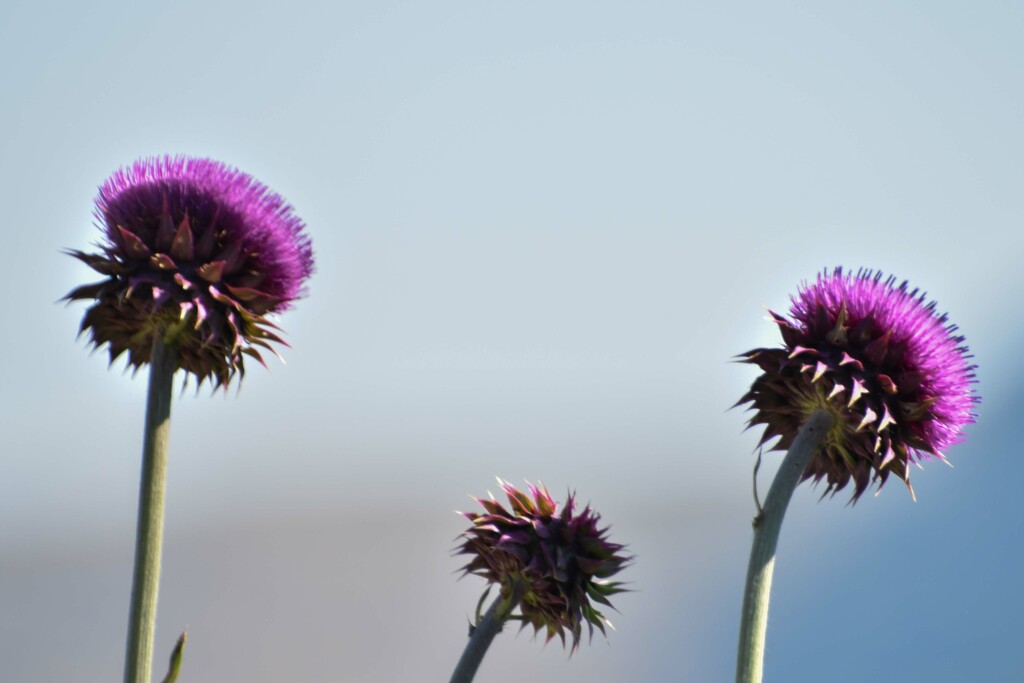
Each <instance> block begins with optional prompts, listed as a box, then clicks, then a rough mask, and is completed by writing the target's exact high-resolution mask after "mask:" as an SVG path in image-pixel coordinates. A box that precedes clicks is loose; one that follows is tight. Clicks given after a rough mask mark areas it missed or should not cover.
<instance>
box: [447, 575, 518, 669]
mask: <svg viewBox="0 0 1024 683" xmlns="http://www.w3.org/2000/svg"><path fill="white" fill-rule="evenodd" d="M522 593H523V587H522V585H520V583H519V582H518V581H517V582H515V583H513V584H512V589H511V590H510V591H509V595H508V597H503V596H501V595H499V596H498V597H497V598H496V599H495V600H494V602H492V603H491V606H490V607H489V608H488V609H487V612H485V613H484V616H483V618H482V619H481V620H480V621H479V622H478V623H477V624H476V625H475V626H474V627H473V630H472V631H471V632H470V634H469V642H468V643H466V649H465V650H463V651H462V657H460V658H459V663H458V664H456V665H455V671H453V672H452V677H451V678H450V679H449V681H448V683H471V681H472V680H473V677H474V676H476V670H477V669H478V668H480V662H482V661H483V658H484V655H485V654H487V648H489V647H490V646H491V642H492V641H493V640H494V636H496V635H498V633H500V632H501V629H502V627H503V626H504V625H505V622H506V621H508V618H509V615H511V613H512V610H513V609H514V608H515V606H516V605H518V604H519V601H520V600H521V599H522V597H523V596H522Z"/></svg>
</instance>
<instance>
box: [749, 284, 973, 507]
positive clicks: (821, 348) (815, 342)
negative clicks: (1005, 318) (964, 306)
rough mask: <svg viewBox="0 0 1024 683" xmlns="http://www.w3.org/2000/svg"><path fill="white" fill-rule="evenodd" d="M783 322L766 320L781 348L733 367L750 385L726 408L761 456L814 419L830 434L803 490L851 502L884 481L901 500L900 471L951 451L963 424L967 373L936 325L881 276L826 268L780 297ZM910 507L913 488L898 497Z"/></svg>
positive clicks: (929, 306) (967, 417)
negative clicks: (821, 418)
mask: <svg viewBox="0 0 1024 683" xmlns="http://www.w3.org/2000/svg"><path fill="white" fill-rule="evenodd" d="M791 302H792V306H791V307H790V318H785V317H783V316H781V315H778V314H777V313H774V312H772V313H771V315H772V317H773V318H774V321H775V322H776V323H777V324H778V325H779V330H780V331H781V333H782V341H783V345H784V348H781V349H754V350H752V351H749V352H747V353H745V354H742V355H741V359H742V362H745V363H752V364H754V365H757V366H758V367H759V368H760V369H761V371H762V374H761V375H760V376H759V377H758V378H757V379H756V380H754V383H753V385H752V386H751V388H750V391H748V392H747V393H746V395H744V396H743V398H741V399H740V400H739V402H738V403H737V405H740V404H743V403H749V404H750V409H751V410H754V411H755V412H754V416H753V417H752V418H751V419H750V421H749V424H750V426H753V425H756V424H763V425H764V435H763V436H762V438H761V445H763V444H765V443H767V442H768V441H770V440H771V439H773V438H776V437H778V441H777V442H776V443H775V444H774V446H773V448H774V449H776V450H785V449H788V448H789V447H790V445H791V444H792V443H793V439H794V438H795V437H796V434H797V432H798V431H799V429H800V427H801V425H802V424H803V422H804V420H806V419H807V417H808V416H809V415H810V414H811V413H812V412H814V410H815V409H817V408H825V409H827V410H830V411H831V412H832V413H833V415H834V417H835V423H834V426H833V428H832V430H831V431H830V433H829V434H828V436H827V437H826V439H825V444H824V446H822V448H821V450H820V451H819V453H818V454H817V455H815V457H814V458H813V459H812V460H811V462H810V464H809V465H808V466H807V470H806V471H805V472H804V479H813V480H814V481H815V482H817V481H821V480H822V479H824V480H825V481H826V482H827V488H826V490H825V493H826V494H827V493H830V492H831V493H833V494H834V493H835V492H836V491H839V490H840V489H842V488H843V487H845V486H846V485H847V484H848V483H849V482H850V481H851V480H852V481H853V482H854V493H853V500H854V501H856V500H857V499H858V498H859V497H860V495H861V494H862V493H864V491H865V489H866V488H867V487H868V484H869V483H870V482H871V481H872V480H874V481H876V482H877V483H878V487H879V489H881V487H882V485H883V484H884V483H885V481H886V479H887V478H888V476H889V475H890V474H894V475H896V476H897V477H898V478H900V479H902V480H903V481H904V482H905V483H906V484H907V487H908V488H910V477H909V469H908V468H909V466H910V464H912V463H914V464H917V463H918V462H919V461H921V460H924V459H928V458H929V457H932V456H934V457H936V458H939V459H941V460H945V457H944V455H943V453H944V451H945V450H946V448H948V447H949V446H951V445H952V444H954V443H957V442H959V441H961V440H962V439H963V429H964V427H965V426H966V425H968V424H970V423H972V422H974V418H975V414H974V412H973V409H974V406H975V404H976V403H977V402H978V400H979V399H978V397H977V396H976V395H975V394H974V384H975V375H974V370H975V368H976V366H975V365H973V364H971V363H970V362H969V359H970V358H971V357H972V356H971V355H970V354H969V353H968V349H967V347H966V346H965V345H964V343H963V342H964V338H963V337H962V336H961V335H959V334H957V328H956V326H955V325H952V324H949V323H948V322H947V318H946V316H945V314H942V315H939V314H938V313H936V311H935V302H928V303H926V297H925V295H924V294H923V293H919V292H918V290H917V289H913V290H910V289H909V288H908V285H907V283H906V282H903V283H901V284H899V285H897V284H896V279H895V278H893V277H888V278H886V279H882V275H881V273H876V272H873V271H870V270H860V271H858V272H857V274H856V275H853V274H850V273H844V272H843V270H842V268H836V269H835V270H833V271H832V272H831V273H828V272H824V273H822V274H820V275H819V276H818V278H817V280H816V281H815V282H814V283H811V284H806V283H805V284H803V285H802V286H801V288H800V291H799V292H798V293H797V295H796V296H794V297H791ZM910 492H911V495H912V496H913V488H910Z"/></svg>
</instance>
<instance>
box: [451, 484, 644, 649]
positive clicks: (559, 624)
mask: <svg viewBox="0 0 1024 683" xmlns="http://www.w3.org/2000/svg"><path fill="white" fill-rule="evenodd" d="M499 483H500V485H501V488H502V490H503V491H504V492H505V494H506V495H507V496H508V502H509V505H510V507H511V510H507V509H506V508H505V507H504V506H502V505H501V503H499V502H497V501H496V500H494V499H493V498H491V499H490V500H481V499H479V498H475V499H474V500H476V501H477V502H478V503H480V505H482V506H483V508H484V510H485V511H486V513H485V514H480V513H474V512H464V513H462V514H463V515H464V516H465V517H466V518H467V519H469V521H471V522H472V523H473V526H472V527H470V528H469V529H468V530H466V531H465V532H463V534H462V536H463V537H464V538H465V541H464V542H463V543H462V545H461V546H460V547H459V549H458V552H459V553H464V554H467V555H472V556H473V557H472V559H471V560H470V561H469V563H468V564H467V565H466V566H465V567H463V568H462V571H463V575H465V574H477V575H479V576H482V577H483V578H485V579H487V581H488V582H490V583H493V584H497V585H499V586H500V587H501V593H502V596H503V597H505V598H508V597H509V596H510V595H519V596H521V598H520V600H519V602H518V604H517V605H514V606H513V607H518V608H519V612H520V616H521V618H522V620H523V625H524V626H525V625H526V624H530V625H532V626H533V628H534V631H535V632H539V631H540V630H541V629H544V630H545V631H546V633H547V640H551V639H552V638H553V637H555V636H556V635H557V636H559V637H560V638H561V640H562V643H563V645H564V644H565V634H566V632H568V633H569V634H570V635H571V636H572V650H575V649H576V647H577V646H578V645H579V641H580V637H581V635H582V632H583V624H584V623H586V624H587V626H588V628H589V631H590V635H591V637H592V636H593V633H594V627H595V626H596V627H597V628H598V629H600V631H601V632H602V633H605V624H606V623H608V620H607V619H606V618H605V616H604V615H603V614H602V613H601V612H600V611H599V610H598V609H597V608H595V607H594V605H593V604H592V602H591V601H593V602H598V603H601V604H602V605H606V606H608V607H611V602H609V601H608V598H609V597H610V596H612V595H615V594H616V593H621V592H623V591H624V590H625V589H624V588H622V583H621V582H617V581H607V580H606V579H608V578H609V577H611V576H612V575H614V574H616V573H618V572H619V570H621V569H622V568H623V567H624V566H625V565H626V564H628V563H629V561H630V560H631V558H630V557H628V556H626V555H623V554H622V553H621V551H622V550H623V547H624V546H622V545H619V544H617V543H611V542H609V541H608V540H607V534H608V529H607V528H604V529H601V528H599V526H598V523H599V522H600V519H601V516H600V515H598V514H597V513H595V512H594V511H593V510H592V509H591V508H590V506H589V505H588V506H586V507H585V508H584V509H583V510H582V511H581V512H580V513H579V514H576V512H575V506H576V503H575V500H574V497H573V496H572V495H570V496H569V497H568V500H566V503H565V505H564V506H563V507H562V509H561V511H559V509H558V504H557V503H555V501H554V499H552V497H551V494H549V493H548V491H547V489H545V488H544V487H543V486H540V487H537V486H533V485H530V486H529V489H530V494H531V495H532V496H533V498H532V499H531V498H530V495H527V494H525V493H523V492H522V491H519V490H517V489H516V488H515V487H514V486H512V485H511V484H509V483H508V482H505V481H500V480H499Z"/></svg>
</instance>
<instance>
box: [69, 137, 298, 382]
mask: <svg viewBox="0 0 1024 683" xmlns="http://www.w3.org/2000/svg"><path fill="white" fill-rule="evenodd" d="M95 214H96V217H97V219H98V220H99V221H101V223H102V225H101V228H102V230H103V234H104V239H103V241H102V242H101V243H100V244H99V247H100V253H93V254H88V253H85V252H82V251H78V250H72V251H69V253H70V254H71V255H72V256H74V257H76V258H78V259H79V260H81V261H83V262H84V263H85V264H87V265H88V266H89V267H91V268H92V269H94V270H96V271H97V272H99V273H101V274H103V275H104V276H106V278H105V279H104V280H101V281H100V282H96V283H93V284H89V285H85V286H82V287H79V288H77V289H75V290H73V291H72V292H70V293H69V294H68V295H67V296H66V297H65V299H66V300H69V301H70V300H79V299H82V300H93V301H94V303H93V304H92V306H90V308H89V309H88V310H87V311H86V313H85V316H84V317H83V319H82V324H81V331H82V332H85V331H86V330H88V331H89V332H90V335H91V341H92V343H93V344H94V345H95V346H97V347H99V346H102V345H104V344H106V345H107V346H108V347H109V352H110V360H111V362H113V361H114V360H115V359H116V358H118V357H119V356H121V355H122V354H124V353H125V352H127V354H128V363H129V364H130V365H132V366H133V367H135V368H138V367H140V366H141V365H143V364H145V363H147V362H148V361H149V358H150V352H151V349H152V346H153V339H154V335H156V334H160V335H162V337H163V340H164V342H165V343H166V344H168V345H169V346H173V347H174V349H175V351H176V355H177V364H178V367H179V368H181V369H183V370H185V371H186V372H189V373H191V374H193V375H195V376H196V377H197V378H198V380H199V383H200V384H201V383H202V382H203V380H206V379H209V380H211V381H212V382H214V383H215V385H216V386H226V385H227V384H228V383H229V382H230V380H231V378H232V377H233V376H234V375H235V374H236V373H238V374H239V375H240V376H241V375H244V373H245V366H244V361H243V358H244V356H249V357H251V358H254V359H256V360H257V361H259V362H260V363H263V357H262V355H261V354H260V351H259V348H258V347H262V348H264V349H266V350H269V351H271V352H273V353H276V351H275V350H274V348H273V347H272V344H274V343H282V344H283V343H284V342H283V340H282V339H281V338H280V337H279V336H278V335H277V334H275V332H274V330H276V329H278V328H277V327H276V326H275V325H274V324H273V323H272V322H271V321H270V320H268V319H267V317H266V316H267V315H268V314H273V313H279V312H281V311H284V310H286V309H287V308H288V307H289V306H290V305H291V303H292V302H293V301H294V300H295V299H297V298H299V297H301V296H303V295H304V294H305V290H304V283H305V281H306V279H307V278H308V277H309V276H310V275H311V274H312V272H313V250H312V245H311V244H310V239H309V237H308V236H307V235H306V234H305V232H304V225H303V223H302V221H301V220H300V219H299V218H298V217H297V216H296V215H295V214H294V213H293V211H292V207H291V206H289V205H288V204H287V203H286V202H285V201H284V199H282V198H281V197H280V196H279V195H277V194H275V193H273V192H271V191H270V190H269V189H268V188H267V187H265V186H264V185H262V184H260V183H259V182H257V181H256V180H254V179H253V178H252V177H251V176H249V175H247V174H245V173H242V172H241V171H239V170H237V169H234V168H232V167H230V166H227V165H225V164H222V163H219V162H217V161H212V160H209V159H195V158H190V157H169V156H165V157H160V158H153V159H145V160H141V161H138V162H136V163H135V164H133V165H132V166H130V167H126V168H122V169H120V170H119V171H117V172H116V173H115V174H114V175H113V176H111V177H110V178H109V179H108V180H107V181H106V182H105V183H104V184H103V186H102V187H101V188H100V192H99V196H98V197H97V199H96V211H95Z"/></svg>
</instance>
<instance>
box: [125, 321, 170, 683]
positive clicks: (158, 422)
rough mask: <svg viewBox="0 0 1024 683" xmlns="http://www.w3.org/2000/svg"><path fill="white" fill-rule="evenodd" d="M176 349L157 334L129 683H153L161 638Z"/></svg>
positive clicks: (144, 451)
mask: <svg viewBox="0 0 1024 683" xmlns="http://www.w3.org/2000/svg"><path fill="white" fill-rule="evenodd" d="M175 365H176V357H175V352H174V349H172V348H169V347H168V346H167V345H165V344H164V343H163V340H161V339H160V336H159V335H155V339H154V342H153V354H152V357H151V358H150V361H149V394H148V397H147V399H146V424H145V432H144V434H143V439H142V477H141V481H140V484H139V518H138V525H137V527H136V532H135V569H134V571H133V573H132V596H131V608H130V611H129V614H128V648H127V653H126V655H125V663H124V680H125V683H150V677H151V675H152V661H153V637H154V635H155V634H156V599H157V591H158V589H159V587H160V551H161V546H162V545H163V532H164V490H165V488H166V487H165V482H166V479H167V443H168V435H169V434H170V430H171V385H172V380H173V379H174V370H175Z"/></svg>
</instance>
